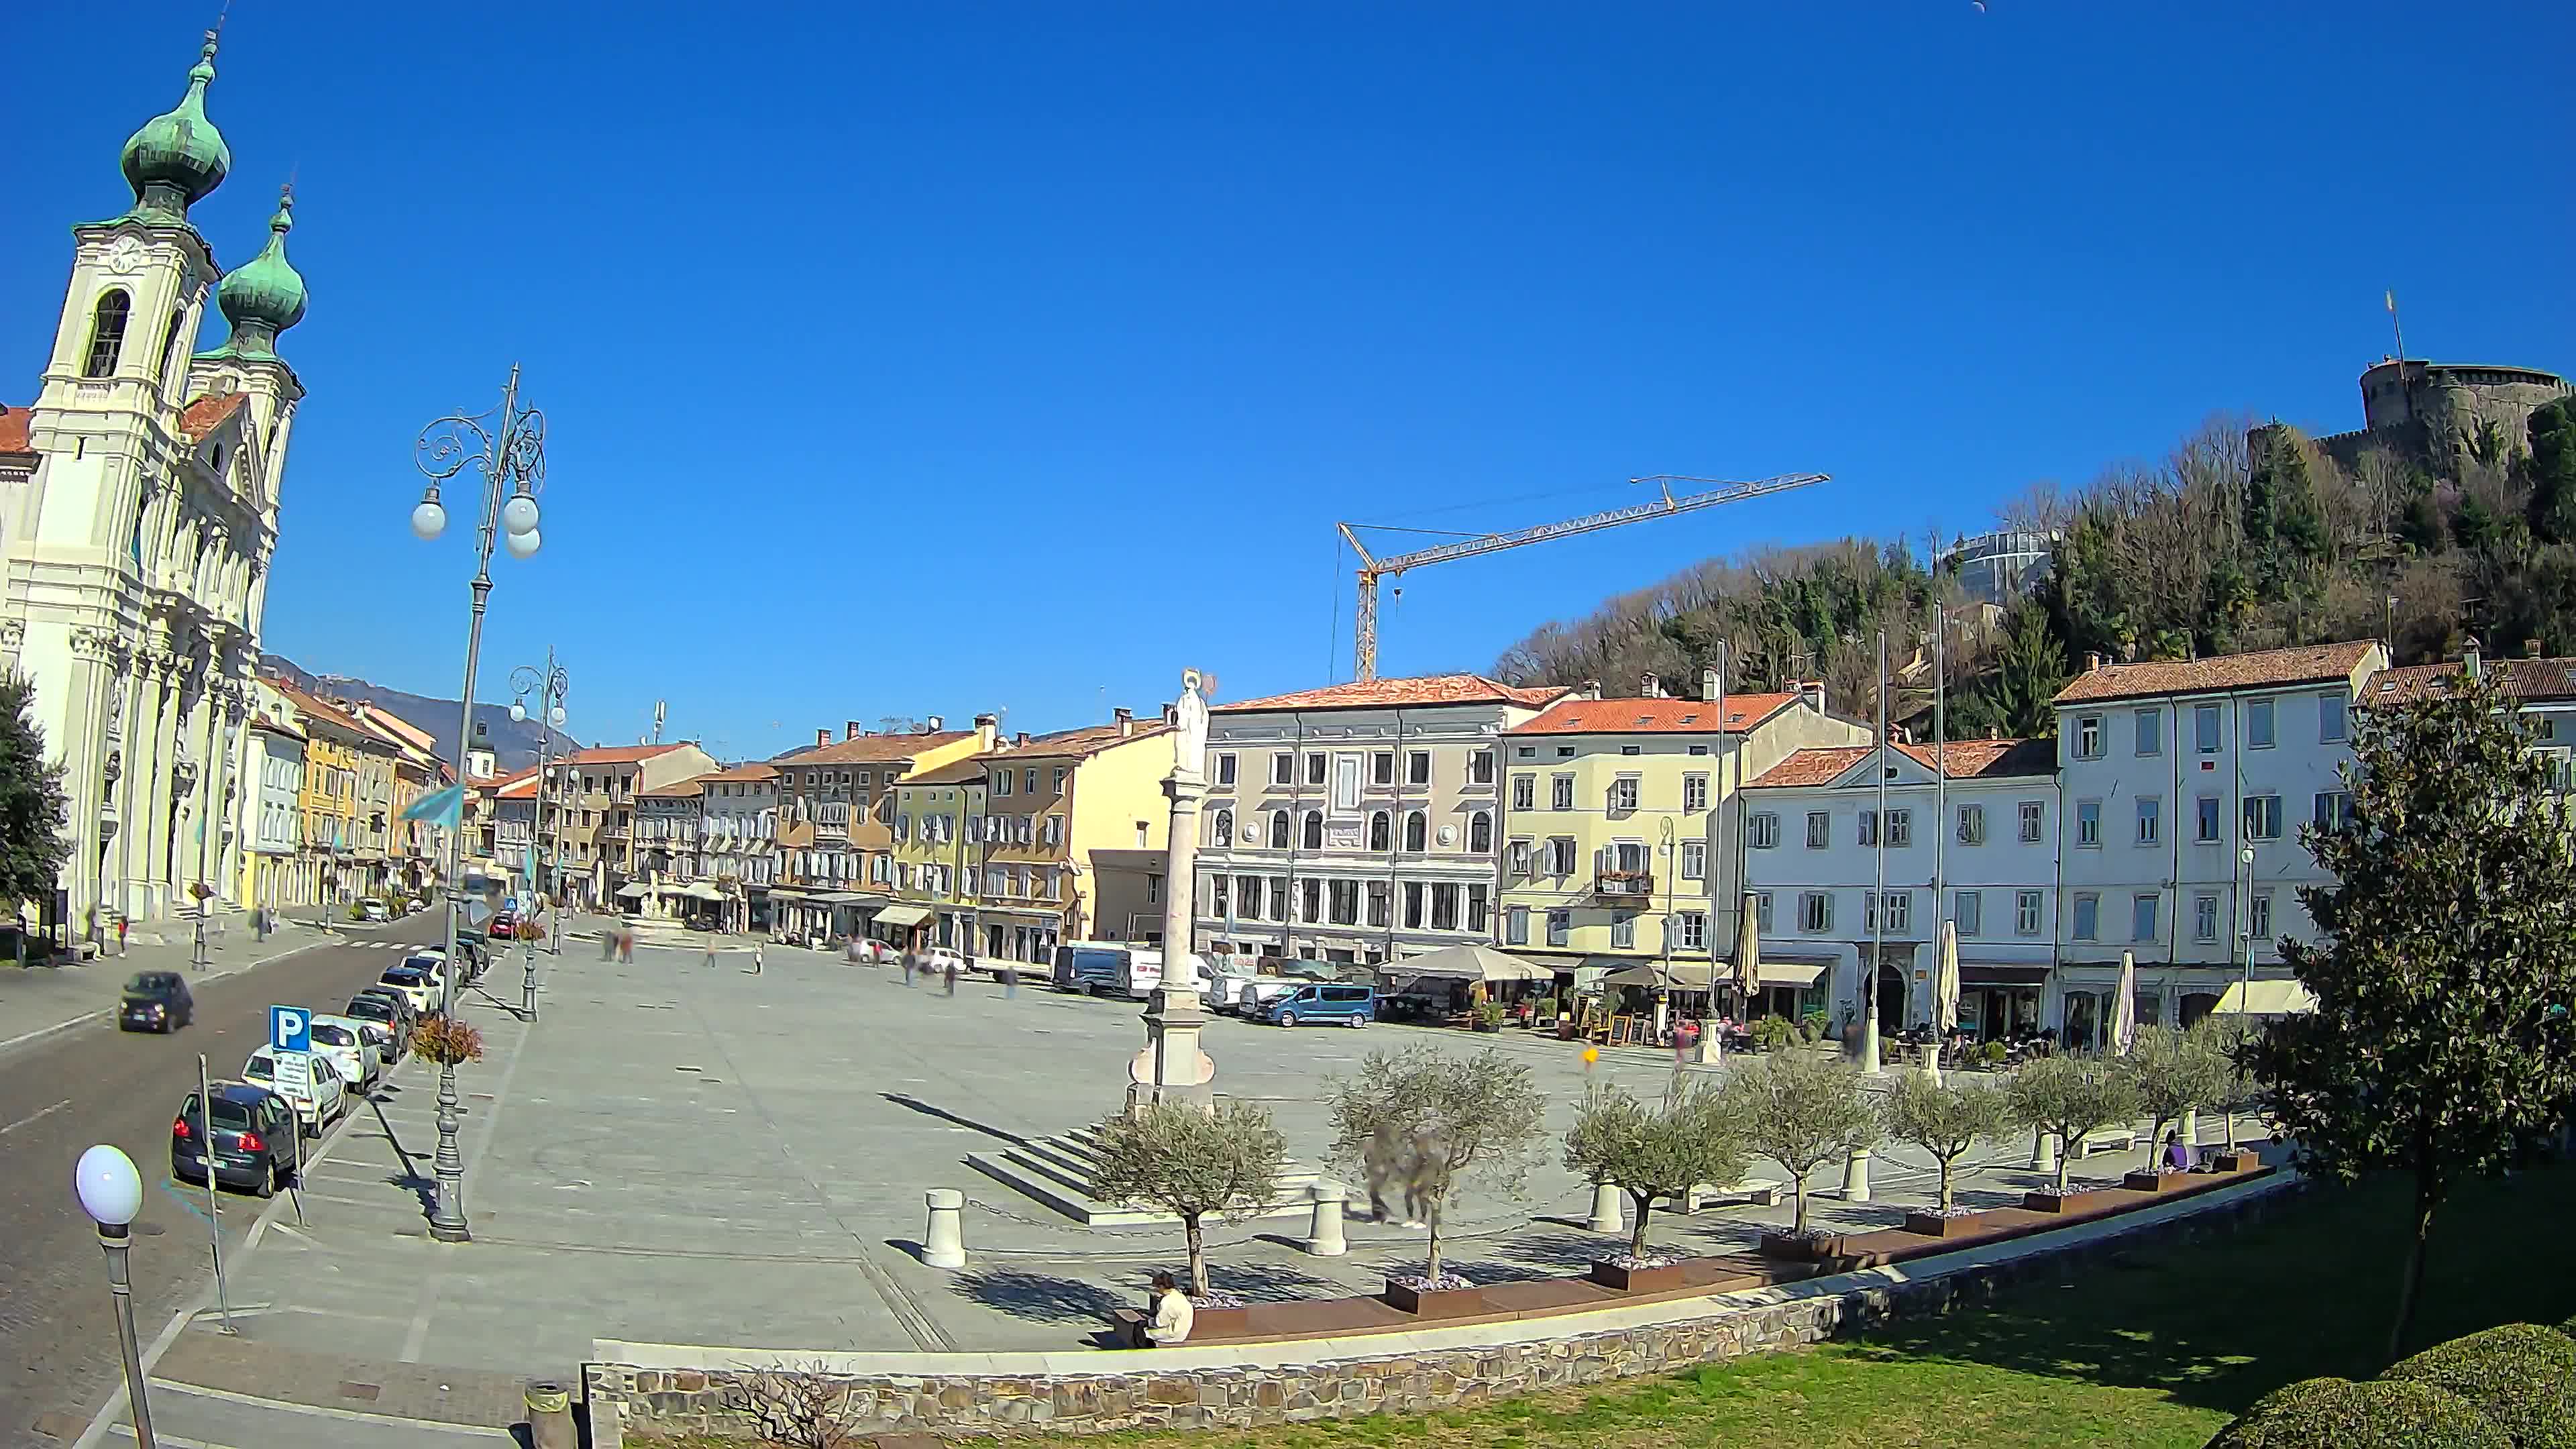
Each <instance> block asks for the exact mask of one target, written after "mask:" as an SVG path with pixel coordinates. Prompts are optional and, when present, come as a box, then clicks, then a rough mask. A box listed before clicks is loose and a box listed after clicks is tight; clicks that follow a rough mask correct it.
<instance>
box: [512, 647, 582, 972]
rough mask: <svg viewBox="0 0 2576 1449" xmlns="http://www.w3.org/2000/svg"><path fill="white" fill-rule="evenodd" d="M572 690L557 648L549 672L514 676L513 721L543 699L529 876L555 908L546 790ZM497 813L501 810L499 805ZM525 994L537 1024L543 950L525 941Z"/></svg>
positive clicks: (551, 924) (549, 657)
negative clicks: (539, 955) (566, 700)
mask: <svg viewBox="0 0 2576 1449" xmlns="http://www.w3.org/2000/svg"><path fill="white" fill-rule="evenodd" d="M570 686H571V681H570V680H569V679H568V678H566V676H565V674H564V669H563V666H562V665H560V664H557V663H556V662H555V651H554V647H553V646H552V645H548V646H547V648H546V667H545V668H544V669H543V670H542V671H540V670H538V669H536V668H534V667H533V666H530V665H525V664H522V665H520V666H519V667H518V668H516V669H513V670H511V671H510V691H511V693H513V694H515V695H516V696H518V697H517V698H515V699H513V700H511V701H510V718H511V719H512V720H514V721H517V722H520V723H525V722H526V720H527V718H528V695H529V694H530V693H534V694H535V695H536V696H537V711H538V720H537V818H536V821H535V823H534V825H533V826H532V827H531V830H530V834H529V837H528V863H529V864H530V865H532V866H534V867H536V869H535V870H532V871H531V872H529V880H530V882H531V883H532V885H533V886H534V889H535V891H536V894H537V896H538V897H539V898H540V899H542V900H545V901H547V902H549V903H551V902H552V901H553V899H554V897H553V895H552V894H551V893H550V892H548V891H547V889H546V885H547V880H546V878H547V877H548V876H550V875H552V874H553V872H552V871H551V870H550V869H548V867H549V866H550V865H551V864H552V861H551V859H550V858H549V857H548V856H547V855H546V854H545V843H546V790H547V787H548V786H549V785H550V784H551V783H552V782H551V781H550V780H549V779H548V778H547V777H548V776H549V775H550V774H551V773H552V770H553V766H554V748H555V729H556V727H557V726H559V725H561V724H562V723H563V722H564V705H563V702H564V692H565V690H567V689H568V688H569V687H570ZM494 808H495V809H498V808H499V804H498V802H497V801H496V802H495V804H494ZM552 916H553V918H552V919H550V920H548V921H547V922H546V936H547V938H548V939H549V940H551V939H553V937H554V934H555V932H556V930H557V929H558V928H559V927H561V926H562V924H563V919H562V913H561V912H559V911H558V912H554V913H552ZM558 949H560V948H558ZM519 993H520V998H521V1001H520V1010H521V1011H523V1012H524V1013H526V1015H527V1018H528V1020H530V1021H534V1020H536V1019H537V950H536V946H535V945H534V944H533V943H532V942H529V941H527V940H525V939H522V940H521V941H520V942H519Z"/></svg>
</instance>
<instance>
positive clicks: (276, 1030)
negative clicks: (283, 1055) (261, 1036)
mask: <svg viewBox="0 0 2576 1449" xmlns="http://www.w3.org/2000/svg"><path fill="white" fill-rule="evenodd" d="M268 1044H269V1045H270V1046H272V1047H275V1048H276V1049H277V1050H279V1051H282V1052H309V1051H311V1050H313V1013H311V1012H309V1011H307V1010H305V1009H304V1008H303V1007H300V1006H272V1007H270V1008H269V1009H268Z"/></svg>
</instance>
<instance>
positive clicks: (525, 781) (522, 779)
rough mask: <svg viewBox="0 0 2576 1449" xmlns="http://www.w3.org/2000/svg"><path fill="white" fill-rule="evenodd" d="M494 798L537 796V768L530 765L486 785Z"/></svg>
mask: <svg viewBox="0 0 2576 1449" xmlns="http://www.w3.org/2000/svg"><path fill="white" fill-rule="evenodd" d="M486 788H488V789H490V790H491V792H492V798H493V799H495V800H534V799H535V798H537V768H536V766H534V765H530V766H529V767H528V768H526V769H524V770H521V771H520V772H519V773H517V774H515V775H505V776H503V777H501V779H500V780H498V781H497V782H495V783H493V784H491V785H489V786H487V787H486Z"/></svg>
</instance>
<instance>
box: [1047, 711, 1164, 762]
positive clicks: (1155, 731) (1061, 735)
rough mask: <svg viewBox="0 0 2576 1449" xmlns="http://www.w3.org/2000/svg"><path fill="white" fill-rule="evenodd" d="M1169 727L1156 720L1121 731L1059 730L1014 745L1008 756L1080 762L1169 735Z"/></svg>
mask: <svg viewBox="0 0 2576 1449" xmlns="http://www.w3.org/2000/svg"><path fill="white" fill-rule="evenodd" d="M1171 730H1172V727H1171V726H1170V725H1167V724H1165V723H1163V722H1162V721H1161V720H1156V721H1154V722H1153V723H1151V724H1148V723H1146V722H1144V721H1142V720H1139V721H1137V722H1136V725H1135V727H1134V729H1133V730H1132V731H1126V732H1122V731H1121V730H1120V729H1119V727H1118V726H1117V725H1114V724H1105V725H1084V726H1082V727H1081V728H1079V729H1070V730H1058V731H1056V732H1055V733H1054V734H1051V735H1039V736H1038V737H1037V738H1035V739H1033V740H1030V741H1029V742H1028V743H1027V744H1025V745H1013V746H1012V747H1011V751H1010V752H1011V753H1012V754H1014V755H1018V756H1022V757H1024V758H1027V759H1033V760H1081V759H1088V758H1090V757H1091V756H1093V755H1096V754H1099V753H1100V752H1101V751H1102V750H1105V749H1108V748H1110V747H1111V746H1113V745H1130V744H1134V743H1135V742H1136V741H1138V740H1143V739H1151V738H1153V737H1154V736H1156V735H1164V734H1169V733H1171Z"/></svg>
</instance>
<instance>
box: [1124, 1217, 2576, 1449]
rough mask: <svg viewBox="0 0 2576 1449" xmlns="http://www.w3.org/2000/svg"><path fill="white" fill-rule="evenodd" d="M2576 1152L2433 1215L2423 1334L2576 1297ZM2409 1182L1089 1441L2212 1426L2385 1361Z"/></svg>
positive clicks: (1831, 1435)
mask: <svg viewBox="0 0 2576 1449" xmlns="http://www.w3.org/2000/svg"><path fill="white" fill-rule="evenodd" d="M2571 1189H2576V1169H2571V1168H2569V1167H2566V1166H2553V1167H2550V1168H2547V1169H2545V1170H2542V1171H2539V1172H2534V1173H2529V1174H2526V1175H2524V1176H2521V1177H2519V1178H2516V1179H2514V1180H2513V1181H2511V1182H2507V1183H2496V1184H2479V1185H2475V1186H2472V1187H2470V1188H2468V1189H2466V1190H2464V1191H2463V1192H2462V1193H2461V1194H2460V1195H2459V1196H2458V1197H2457V1198H2456V1199H2455V1200H2454V1201H2453V1202H2452V1204H2451V1205H2450V1206H2449V1207H2448V1208H2447V1209H2446V1210H2445V1213H2446V1216H2445V1217H2444V1218H2443V1219H2441V1220H2438V1221H2437V1222H2436V1223H2435V1226H2434V1241H2433V1251H2432V1257H2431V1261H2430V1264H2429V1266H2428V1268H2427V1271H2426V1281H2425V1303H2424V1305H2423V1309H2422V1311H2421V1313H2420V1314H2419V1316H2418V1318H2417V1329H2416V1332H2415V1335H2414V1338H2413V1341H2412V1342H2413V1346H2416V1347H2420V1346H2422V1345H2424V1344H2429V1343H2434V1342H2438V1341H2440V1340H2442V1339H2446V1338H2452V1337H2456V1336H2458V1335H2460V1334H2463V1333H2467V1332H2470V1331H2472V1330H2475V1329H2479V1328H2485V1327H2488V1326H2491V1325H2493V1324H2497V1323H2510V1322H2515V1321H2529V1322H2537V1323H2557V1322H2559V1321H2561V1320H2563V1319H2565V1318H2566V1317H2568V1315H2569V1314H2570V1313H2571V1312H2576V1240H2571V1239H2570V1238H2568V1237H2565V1236H2561V1235H2560V1234H2559V1233H2558V1232H2556V1231H2553V1230H2552V1228H2551V1226H2550V1225H2551V1224H2552V1223H2553V1222H2563V1221H2565V1220H2566V1217H2565V1214H2566V1204H2567V1202H2568V1198H2569V1195H2570V1191H2571ZM2406 1210H2407V1200H2406V1194H2405V1193H2404V1192H2403V1191H2402V1190H2401V1188H2400V1185H2398V1184H2395V1183H2387V1184H2380V1185H2376V1186H2372V1187H2368V1188H2364V1189H2362V1190H2360V1191H2356V1192H2349V1193H2348V1192H2344V1191H2341V1190H2338V1189H2335V1188H2331V1187H2320V1188H2318V1189H2316V1190H2314V1191H2312V1192H2311V1193H2309V1194H2308V1195H2307V1196H2306V1198H2305V1199H2303V1200H2302V1201H2300V1202H2298V1203H2296V1204H2294V1205H2292V1206H2290V1207H2288V1208H2286V1209H2284V1210H2281V1211H2277V1212H2276V1213H2275V1214H2274V1215H2273V1216H2272V1217H2271V1218H2270V1219H2269V1220H2268V1221H2266V1222H2265V1223H2263V1224H2262V1225H2261V1226H2259V1227H2256V1228H2252V1229H2249V1230H2247V1231H2245V1232H2242V1233H2239V1234H2236V1235H2234V1236H2230V1237H2226V1238H2221V1239H2218V1240H2215V1241H2212V1242H2208V1243H2203V1244H2199V1245H2183V1246H2175V1247H2171V1248H2163V1249H2156V1250H2152V1251H2142V1252H2139V1253H2137V1254H2135V1255H2134V1256H2132V1257H2129V1258H2127V1259H2122V1260H2114V1261H2113V1262H2112V1263H2111V1264H2110V1265H2108V1266H2102V1267H2098V1268H2096V1269H2094V1270H2092V1271H2091V1274H2090V1276H2089V1277H2086V1278H2084V1279H2082V1280H2080V1281H2070V1282H2064V1283H2059V1282H2053V1281H2048V1282H2034V1283H2031V1284H2028V1285H2026V1286H2024V1287H2021V1288H2019V1289H2016V1290H2015V1291H2014V1292H2013V1293H2011V1294H2010V1295H2008V1296H2007V1297H2006V1298H2004V1299H2003V1300H2002V1301H2000V1302H1998V1303H1997V1304H1995V1305H1994V1306H1992V1307H1990V1308H1985V1309H1977V1310H1969V1311H1963V1312H1960V1313H1957V1314H1953V1315H1951V1316H1949V1317H1946V1318H1940V1319H1931V1320H1924V1321H1920V1322H1914V1323H1902V1324H1893V1325H1890V1326H1888V1327H1886V1328H1884V1329H1882V1330H1880V1331H1878V1332H1874V1333H1872V1334H1870V1335H1868V1336H1867V1337H1865V1338H1858V1339H1853V1340H1849V1341H1846V1342H1839V1343H1835V1344H1830V1345H1827V1346H1824V1347H1820V1348H1816V1349H1811V1350H1807V1351H1804V1352H1793V1353H1781V1354H1772V1355H1768V1356H1764V1357H1759V1358H1749V1359H1742V1360H1737V1361H1735V1362H1731V1363H1726V1364H1720V1365H1712V1366H1709V1367H1705V1368H1702V1369H1698V1370H1696V1371H1694V1372H1691V1373H1688V1374H1684V1375H1681V1376H1680V1377H1677V1378H1669V1379H1658V1380H1646V1381H1638V1382H1635V1383H1632V1384H1623V1385H1618V1386H1614V1387H1609V1388H1605V1389H1595V1390H1582V1391H1569V1392H1563V1393H1556V1394H1543V1395H1537V1396H1533V1397H1530V1398H1527V1399H1521V1400H1516V1401H1513V1402H1510V1403H1506V1404H1499V1405H1495V1406H1491V1407H1488V1408H1483V1409H1476V1410H1470V1411H1460V1412H1451V1413H1442V1414H1432V1415H1420V1416H1404V1415H1388V1416H1381V1417H1377V1418H1369V1419H1356V1420H1348V1421H1335V1422H1327V1423H1321V1424H1313V1425H1299V1426H1293V1427H1288V1428H1273V1429H1259V1430H1249V1431H1228V1432H1215V1433H1155V1434H1121V1435H1112V1436H1106V1437H1103V1438H1094V1439H1090V1440H1087V1441H1085V1442H1087V1443H1096V1444H1103V1445H1107V1444H1123V1445H1154V1446H1171V1449H1179V1446H1184V1445H1186V1446H1188V1449H1256V1446H1257V1449H1286V1446H1301V1445H1302V1446H1314V1449H1331V1446H1341V1445H1419V1446H1425V1449H1435V1446H1436V1449H1451V1446H1458V1449H1466V1446H1488V1445H1490V1446H1511V1449H1542V1446H1544V1449H1556V1446H1564V1449H1577V1446H1581V1449H1659V1446H1665V1445H1724V1446H1726V1449H1846V1446H1848V1449H1862V1446H1870V1449H1941V1446H1957V1449H2053V1446H2060V1445H2070V1444H2119V1445H2137V1446H2148V1449H2162V1446H2173V1449H2186V1446H2198V1445H2200V1444H2201V1443H2202V1442H2203V1441H2205V1440H2206V1439H2207V1438H2208V1437H2209V1436H2210V1435H2211V1434H2212V1433H2214V1432H2216V1430H2217V1429H2218V1427H2219V1426H2220V1425H2222V1424H2224V1423H2226V1422H2227V1420H2228V1419H2229V1418H2230V1417H2232V1416H2233V1415H2234V1414H2235V1413H2236V1412H2237V1411H2239V1410H2241V1409H2243V1408H2244V1407H2245V1406H2246V1405H2247V1404H2249V1403H2251V1402H2253V1401H2254V1400H2255V1399H2256V1398H2258V1397H2260V1396H2261V1395H2263V1394H2264V1393H2266V1392H2268V1391H2270V1390H2271V1389H2273V1388H2276V1387H2278V1386H2279V1385H2281V1384H2284V1383H2287V1382H2290V1381H2291V1380H2294V1379H2302V1378H2310V1377H2313V1376H2316V1375H2319V1374H2340V1375H2344V1376H2346V1377H2355V1378H2358V1377H2367V1376H2369V1375H2371V1374H2373V1373H2376V1372H2377V1371H2378V1370H2379V1369H2380V1368H2381V1367H2383V1366H2384V1365H2382V1364H2381V1362H2380V1361H2379V1356H2380V1351H2381V1348H2382V1346H2383V1344H2384V1340H2385V1338H2386V1336H2387V1332H2388V1317H2389V1314H2390V1313H2391V1312H2392V1311H2393V1310H2394V1307H2395V1303H2396V1293H2397V1280H2398V1273H2399V1264H2400V1261H2401V1256H2400V1254H2401V1249H2402V1247H2403V1245H2404V1235H2405V1225H2404V1218H2405V1214H2406Z"/></svg>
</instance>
